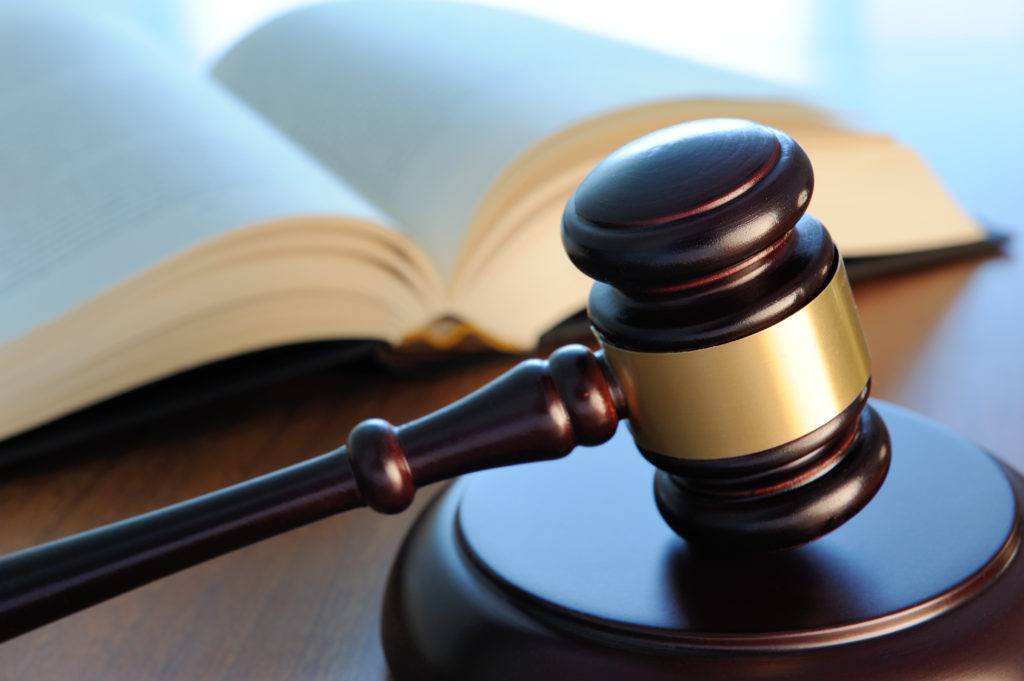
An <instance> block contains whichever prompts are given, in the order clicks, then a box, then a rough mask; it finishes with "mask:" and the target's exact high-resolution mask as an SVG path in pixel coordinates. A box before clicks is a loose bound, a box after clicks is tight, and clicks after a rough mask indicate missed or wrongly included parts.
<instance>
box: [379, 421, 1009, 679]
mask: <svg viewBox="0 0 1024 681" xmlns="http://www.w3.org/2000/svg"><path fill="white" fill-rule="evenodd" d="M874 406H875V407H876V408H877V410H878V412H879V413H880V414H881V415H882V417H883V418H885V419H886V421H887V423H888V424H889V428H890V431H891V432H892V436H893V447H894V462H893V471H892V473H891V474H890V476H889V477H888V478H887V480H886V482H885V485H884V486H883V488H882V490H881V491H880V492H879V494H878V496H877V497H875V499H873V500H872V501H871V503H870V504H868V506H867V508H865V509H864V511H862V512H861V513H860V514H858V515H857V516H856V517H855V518H854V519H853V520H851V521H850V522H849V523H847V524H845V525H843V526H842V527H840V528H839V529H837V530H836V531H835V532H833V533H832V534H829V535H828V536H826V537H824V538H822V539H821V540H819V541H817V542H814V543H812V544H809V545H806V546H802V547H799V548H796V549H791V550H788V551H781V552H771V553H762V554H746V555H735V554H721V553H717V552H707V551H701V550H699V549H696V548H694V547H693V546H692V545H687V544H686V543H685V542H681V541H680V540H679V539H678V538H677V537H675V536H674V535H673V534H672V533H671V532H668V531H667V530H666V528H664V527H660V526H659V525H658V523H657V522H656V521H657V519H658V512H657V510H656V509H655V508H654V505H653V504H652V503H651V500H650V498H649V497H648V495H647V480H648V476H649V471H647V470H645V468H644V466H643V464H642V463H640V462H638V461H637V459H636V458H635V457H631V456H630V454H631V453H632V452H633V450H634V449H635V447H634V446H633V445H632V442H631V441H630V439H629V437H628V435H627V434H626V433H620V436H619V437H616V438H615V439H613V440H612V441H611V442H609V443H607V444H604V445H600V446H598V447H596V448H594V449H593V450H584V451H583V452H580V453H579V454H577V455H574V456H572V457H568V458H567V459H565V460H563V461H559V462H557V463H554V464H551V465H550V466H547V468H550V469H551V471H552V473H554V477H552V476H551V475H550V474H549V473H548V471H545V470H544V467H541V466H526V467H522V468H517V469H505V470H501V471H491V472H489V473H487V474H483V475H481V476H477V477H474V478H469V479H466V480H463V481H461V482H460V483H459V484H458V485H456V486H454V487H453V488H452V489H451V490H450V491H449V492H448V493H446V494H445V496H444V498H443V499H442V500H441V501H440V502H439V503H438V504H437V505H436V507H435V508H432V509H431V512H430V513H429V514H428V515H427V516H426V517H425V519H424V520H423V521H421V523H420V524H418V525H417V527H416V529H415V531H414V532H413V534H411V535H410V538H409V540H408V542H407V544H406V545H405V546H404V547H403V550H402V552H401V553H400V555H399V559H398V562H397V563H396V569H395V571H394V573H393V575H392V582H391V584H390V586H389V589H388V592H387V597H386V600H385V611H384V617H385V620H384V629H383V631H384V644H385V649H386V650H387V651H388V652H389V659H394V660H396V661H397V663H398V666H397V667H396V669H395V672H396V676H397V677H398V678H399V679H417V680H423V681H440V680H442V679H443V680H445V681H473V680H475V679H491V678H500V677H501V676H502V675H507V676H508V677H509V678H524V679H525V678H529V679H537V680H538V681H542V680H545V681H546V680H549V679H551V680H554V679H564V678H587V679H595V680H604V679H607V680H609V681H610V680H613V679H624V678H628V679H637V680H640V679H643V680H645V681H646V680H652V681H653V680H658V681H669V680H670V679H671V680H675V681H687V680H690V679H708V680H711V679H762V680H765V681H768V680H778V681H804V680H806V681H811V680H817V679H849V678H865V676H869V677H870V678H872V679H885V680H886V681H898V680H902V681H911V680H920V681H934V679H936V678H942V677H941V676H938V677H937V676H936V674H937V672H938V670H944V672H945V673H948V674H949V675H950V676H949V678H970V674H974V675H976V676H977V677H979V678H997V677H998V676H999V675H1000V674H1001V673H1002V671H1003V670H1006V669H1020V668H1022V667H1024V651H1022V650H1021V648H1020V646H1019V644H1018V640H1017V637H1016V636H1015V635H1014V634H1015V633H1016V632H1019V631H1021V630H1022V629H1024V562H1022V561H1021V560H1015V559H1014V558H1015V556H1016V555H1017V550H1018V548H1019V546H1020V541H1021V533H1020V529H1021V528H1020V522H1021V517H1020V510H1019V509H1020V503H1019V501H1018V500H1019V499H1021V498H1022V496H1021V495H1024V479H1022V478H1021V477H1020V476H1019V475H1018V474H1015V473H1014V474H1011V478H1012V485H1013V487H1012V488H1011V479H1008V478H1007V476H1006V474H1005V472H1004V469H1003V468H1002V467H1001V466H1000V465H999V464H998V463H996V462H995V461H993V460H992V459H991V458H990V457H989V456H987V455H986V454H984V453H983V452H982V451H981V450H979V449H978V448H977V446H975V445H973V444H972V443H970V442H968V441H966V440H963V439H962V438H959V437H958V436H956V435H955V434H953V433H951V432H950V431H948V430H945V429H943V428H941V427H939V426H937V425H935V424H934V423H931V422H928V421H926V420H925V419H923V418H921V417H919V416H917V415H915V414H913V413H912V412H908V411H906V410H901V409H899V408H896V407H893V406H892V405H887V404H875V405H874ZM556 481H557V482H556ZM566 481H568V482H566ZM526 490H530V491H531V493H532V498H533V503H531V504H530V505H529V506H528V507H523V506H522V505H521V504H519V503H518V499H519V498H521V497H522V495H523V494H524V492H525V491H526ZM1015 496H1016V499H1015ZM997 631H998V632H1003V633H1004V634H1005V635H1002V636H1000V635H997V634H996V633H995V632H997ZM986 637H987V638H990V639H991V641H989V642H988V643H987V644H986V645H977V644H976V643H973V644H971V645H941V644H939V643H938V642H944V641H945V642H949V641H957V640H965V641H977V640H978V639H983V638H986ZM723 656H725V657H723ZM965 675H967V676H965Z"/></svg>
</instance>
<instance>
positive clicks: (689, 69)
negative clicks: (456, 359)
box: [214, 2, 780, 273]
mask: <svg viewBox="0 0 1024 681" xmlns="http://www.w3.org/2000/svg"><path fill="white" fill-rule="evenodd" d="M214 74H215V76H216V77H217V78H218V79H220V80H221V81H222V82H223V83H225V84H226V85H227V86H228V87H229V88H230V89H231V90H232V91H234V92H235V93H237V94H238V95H239V96H241V97H242V98H243V99H245V100H246V101H248V102H249V103H250V104H252V106H253V107H254V108H255V109H257V110H259V111H260V112H261V113H262V114H263V115H265V116H266V117H267V118H268V119H269V120H270V121H272V122H273V123H274V124H275V125H276V126H277V127H278V128H280V129H281V130H283V131H285V132H286V133H287V134H288V135H289V136H291V137H292V138H293V139H295V140H296V141H297V142H299V143H300V144H302V145H303V146H305V147H306V148H307V149H308V150H310V152H311V153H313V154H315V155H316V156H317V157H318V158H319V159H320V160H322V161H323V162H324V163H325V164H326V165H327V166H329V167H331V168H332V169H334V170H335V171H336V172H337V173H338V174H339V175H341V176H343V177H345V178H346V179H347V180H348V181H349V182H350V183H352V184H353V185H354V186H356V187H357V188H358V189H359V190H360V191H361V192H362V193H364V194H365V195H366V196H367V197H369V198H370V199H371V200H372V201H374V202H375V203H377V204H378V205H380V206H381V207H383V208H384V209H385V210H387V211H388V213H389V214H390V215H392V216H394V218H395V219H396V220H397V221H398V222H400V223H401V224H402V225H403V226H404V227H405V228H406V229H407V230H408V232H409V233H410V234H411V235H412V236H413V237H414V238H415V239H416V240H417V242H419V243H420V245H422V246H423V247H424V248H426V249H427V251H428V253H429V254H430V255H431V256H432V258H433V259H434V260H435V261H436V262H438V263H440V264H441V265H442V267H443V271H444V272H445V273H450V272H451V271H452V269H453V267H454V265H455V260H456V257H457V255H456V254H457V253H458V251H459V246H460V244H461V242H462V240H463V236H464V231H465V229H466V228H467V226H468V225H469V224H470V222H471V221H472V218H473V215H474V213H475V211H476V209H477V208H478V206H479V204H480V201H481V199H482V197H483V196H484V195H485V194H486V192H487V191H488V189H489V188H490V187H491V186H492V185H493V184H494V182H495V181H496V180H497V179H498V177H499V176H500V175H501V173H502V170H503V169H505V168H506V167H507V166H508V165H509V164H510V163H511V162H513V161H514V160H515V159H516V158H518V157H519V156H520V155H521V154H523V153H524V152H525V151H526V150H527V149H529V148H530V147H532V146H533V145H536V144H537V143H539V142H540V141H542V140H544V139H546V138H548V137H549V136H551V135H553V134H555V133H556V132H559V131H561V130H564V129H566V128H568V127H570V126H572V125H574V124H577V123H579V122H581V121H583V120H586V119H588V118H591V117H594V116H596V115H599V114H602V113H607V112H611V111H614V110H617V109H621V108H625V107H627V106H635V105H639V104H643V103H647V102H654V101H659V100H663V99H665V98H680V97H688V96H693V97H706V98H730V97H744V98H758V97H768V96H772V97H777V96H779V94H780V88H779V87H778V86H776V85H773V84H768V83H764V82H762V81H759V80H756V79H751V78H746V77H744V76H741V75H737V74H733V73H728V72H724V71H721V70H718V69H715V68H712V67H708V66H703V65H700V64H696V63H693V62H688V61H685V60H681V59H678V58H674V57H670V56H667V55H663V54H659V53H655V52H651V51H647V50H643V49H640V48H636V47H632V46H628V45H623V44H620V43H615V42H613V41H609V40H607V39H605V38H600V37H596V36H591V35H587V34H584V33H580V32H577V31H574V30H572V29H569V28H566V27H563V26H558V25H554V24H550V23H547V22H544V21H541V20H538V19H533V18H530V17H526V16H520V15H515V14H511V13H507V12H503V11H500V10H495V9H490V8H484V7H473V6H467V5H454V4H451V5H449V4H444V3H413V2H372V3H371V2H346V3H341V4H327V5H317V6H313V7H309V8H305V9H302V10H298V11H296V12H293V13H291V14H288V15H285V16H283V17H281V18H279V19H276V20H274V21H272V22H270V23H269V24H267V25H266V26H264V27H263V28H261V29H259V30H258V31H256V32H255V33H253V34H252V35H250V36H249V37H248V38H246V39H244V40H243V41H242V42H241V43H239V44H238V45H237V46H236V47H235V48H233V49H232V50H230V51H229V52H228V54H227V55H226V56H225V57H224V58H223V59H222V60H221V61H220V63H219V64H218V65H217V66H216V68H215V70H214ZM552 228H553V229H556V230H557V228H558V225H557V224H555V225H553V226H552Z"/></svg>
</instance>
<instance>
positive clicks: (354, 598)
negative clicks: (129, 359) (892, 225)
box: [0, 245, 1024, 681]
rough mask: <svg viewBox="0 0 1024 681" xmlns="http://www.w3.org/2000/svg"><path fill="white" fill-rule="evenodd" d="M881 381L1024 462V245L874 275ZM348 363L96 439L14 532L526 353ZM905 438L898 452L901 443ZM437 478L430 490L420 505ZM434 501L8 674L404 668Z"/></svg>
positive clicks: (7, 502)
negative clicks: (396, 589) (403, 563)
mask: <svg viewBox="0 0 1024 681" xmlns="http://www.w3.org/2000/svg"><path fill="white" fill-rule="evenodd" d="M855 295H856V298H857V302H858V305H859V308H860V312H861V316H862V319H863V322H864V325H865V329H866V332H867V336H868V339H869V342H870V345H871V348H872V352H873V356H874V395H875V396H877V397H879V398H882V399H886V400H890V401H893V402H896V403H899V404H903V405H906V406H909V407H912V408H914V409H916V410H918V411H920V412H922V413H924V414H926V415H928V416H930V417H932V418H935V419H936V420H938V421H940V422H943V423H945V424H948V425H949V426H951V427H952V428H954V429H956V430H958V431H960V432H961V433H964V434H966V435H967V436H969V437H971V438H973V439H974V440H975V441H977V442H979V443H980V444H982V445H983V446H985V447H986V448H988V449H990V450H991V451H993V452H996V453H998V454H999V455H1000V456H1002V457H1003V458H1004V459H1006V460H1008V461H1011V462H1012V463H1014V464H1015V465H1017V466H1019V467H1021V468H1024V446H1022V444H1021V443H1022V442H1024V418H1022V416H1024V353H1022V352H1021V349H1022V348H1024V321H1022V317H1024V315H1022V314H1021V313H1022V312H1024V304H1022V301H1024V258H1022V257H1021V253H1020V250H1019V248H1018V247H1017V246H1016V245H1012V246H1011V248H1010V249H1009V253H1008V255H1007V256H1006V257H996V258H990V259H986V260H976V261H970V262H961V263H956V264H953V265H948V266H943V267H939V268H935V269H930V270H926V271H920V272H916V273H911V274H903V275H899V276H895V277H889V278H885V279H879V280H875V281H871V282H867V283H862V284H858V285H857V286H856V287H855ZM512 363H513V361H512V360H495V361H490V362H487V363H481V364H475V365H471V366H466V367H461V368H456V369H447V370H445V371H443V372H440V373H435V374H428V375H416V376H409V375H405V376H401V375H398V376H396V375H394V374H392V373H389V372H387V371H385V370H382V369H380V368H379V367H372V366H349V367H344V368H339V369H337V370H332V371H328V372H322V373H320V374H318V375H315V376H307V377H303V378H297V379H293V380H290V381H286V382H284V383H281V384H278V385H276V386H275V387H274V388H273V389H272V390H261V391H258V392H256V393H253V394H248V395H246V396H244V397H241V398H238V399H235V400H232V401H231V402H230V403H228V404H220V405H218V406H217V407H216V408H206V409H201V410H194V411H192V412H188V413H182V414H178V415H176V416H174V417H171V418H165V419H164V420H162V421H161V422H159V423H156V424H154V425H152V426H151V427H149V428H146V429H143V430H137V431H135V432H133V433H128V434H120V435H117V436H109V437H105V438H102V439H98V440H95V441H93V442H91V443H90V445H89V447H88V448H87V450H86V451H84V452H78V454H77V455H76V456H74V457H69V458H67V459H65V460H64V461H62V462H60V463H57V464H54V465H52V466H49V467H48V468H47V469H46V470H43V471H38V470H29V471H20V472H18V473H17V475H16V476H14V477H13V478H10V479H7V480H4V481H3V482H2V483H0V515H2V517H3V518H4V519H5V520H4V523H3V526H2V528H0V550H2V551H12V550H16V549H19V548H23V547H27V546H30V545H32V544H35V543H38V542H42V541H46V540H50V539H54V538H57V537H60V536H63V535H66V534H69V533H73V532H78V531H81V530H85V529H88V528H90V527H93V526H96V525H99V524H103V523H107V522H111V521H114V520H117V519H119V518H123V517H126V516H129V515H132V514H137V513H141V512H144V511H147V510H150V509H153V508H156V507H159V506H162V505H165V504H170V503H173V502H176V501H179V500H182V499H186V498H188V497H191V496H194V495H197V494H202V493H205V492H208V491H211V490H214V489H217V488H219V487H221V486H224V485H228V484H231V483H234V482H238V481H241V480H244V479H246V478H250V477H253V476H256V475H259V474H261V473H264V472H267V471H270V470H272V469H274V468H277V467H280V466H283V465H286V464H289V463H292V462H295V461H299V460H301V459H303V458H307V457H310V456H312V455H315V454H317V453H320V452H322V451H325V450H327V449H329V448H333V447H334V446H335V445H336V444H337V443H339V442H341V441H343V440H344V438H345V437H346V434H347V432H348V430H349V429H350V428H351V427H352V426H353V425H355V424H356V423H357V422H358V421H360V420H361V419H363V418H366V417H369V416H382V417H384V418H388V419H389V420H392V421H394V422H401V421H404V420H408V419H411V418H414V417H416V416H418V415H420V414H422V413H424V412H426V411H428V410H431V409H434V408H436V407H439V406H441V405H443V404H445V403H446V402H448V401H449V400H452V399H454V398H456V397H458V396H459V395H462V394H464V393H466V392H467V391H469V390H471V389H472V388H474V387H476V386H477V385H479V384H481V383H483V382H485V381H486V380H488V379H490V378H491V377H493V376H495V375H496V374H497V373H499V372H500V371H502V370H504V369H506V368H507V367H509V366H511V364H512ZM897 455H898V452H897ZM434 493H436V492H435V490H432V489H430V490H426V491H424V492H421V493H420V495H419V496H420V498H419V499H418V501H417V508H418V507H421V506H422V504H423V503H424V502H425V501H426V500H427V499H429V498H430V497H431V496H432V495H433V494H434ZM415 511H416V508H414V509H412V511H411V512H408V513H406V514H405V515H403V516H398V517H383V516H377V515H375V514H374V513H372V512H370V511H367V510H360V511H355V512H351V513H348V514H345V515H343V516H339V517H335V518H331V519H327V520H324V521H320V522H318V523H315V524H314V525H311V526H308V527H306V528H303V529H300V530H298V531H295V532H292V533H290V534H287V535H283V536H280V537H277V538H274V539H271V540H268V541H265V542H263V543H261V544H259V545H256V546H252V547H249V548H245V549H242V550H240V551H237V552H235V553H233V554H230V555H227V556H224V557H221V558H218V559H216V560H213V561H210V562H208V563H206V564H204V565H201V566H198V567H196V568H193V569H190V570H187V571H185V572H183V573H180V574H178V575H175V576H172V577H169V578H167V579H164V580H162V581H159V582H157V583H154V584H151V585H149V586H146V587H143V588H141V589H138V590H137V591H135V592H132V593H130V594H127V595H124V596H121V597H119V598H116V599H114V600H112V601H109V602H107V603H105V604H102V605H99V606H97V607H94V608H92V609H90V610H87V611H84V612H82V613H79V614H76V615H73V616H71V617H68V618H66V619H64V620H62V621H59V622H57V623H54V624H52V625H49V626H46V627H43V628H42V629H39V630H36V631H34V632H31V633H29V634H27V635H24V636H22V637H20V638H17V639H15V640H12V641H10V642H8V643H5V644H3V645H0V678H2V679H25V680H28V679H32V680H39V679H61V680H62V681H72V680H74V679H103V680H106V681H116V680H120V679H124V680H129V679H131V680H135V679H238V680H244V681H256V680H263V679H267V680H272V679H303V680H306V679H386V678H387V671H386V667H385V663H384V660H383V657H382V653H381V648H380V644H379V641H378V635H377V627H378V607H379V604H380V600H381V593H382V588H383V584H384V580H385V577H386V573H387V570H388V568H389V564H390V561H391V558H392V556H393V555H394V553H395V550H396V548H397V546H398V544H399V542H400V541H401V539H402V536H403V534H404V532H405V531H406V528H407V527H408V526H409V524H410V523H411V522H412V520H413V518H414V517H415Z"/></svg>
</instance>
